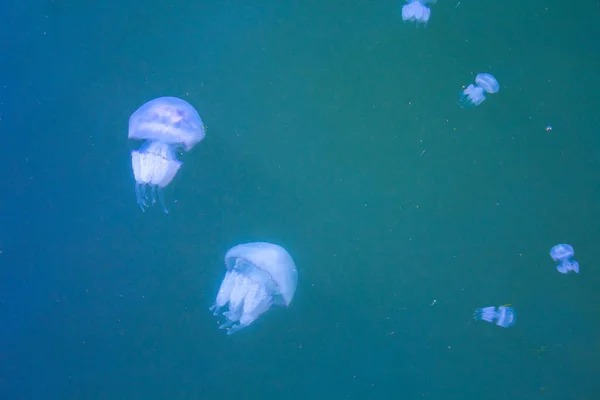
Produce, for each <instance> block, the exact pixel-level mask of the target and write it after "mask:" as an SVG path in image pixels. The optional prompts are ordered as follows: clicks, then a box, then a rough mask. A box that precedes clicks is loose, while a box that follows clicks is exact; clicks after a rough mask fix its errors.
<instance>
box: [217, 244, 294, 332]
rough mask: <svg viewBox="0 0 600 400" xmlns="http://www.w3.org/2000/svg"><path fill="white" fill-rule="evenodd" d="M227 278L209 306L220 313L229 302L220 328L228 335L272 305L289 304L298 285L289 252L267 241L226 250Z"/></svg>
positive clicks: (243, 326)
mask: <svg viewBox="0 0 600 400" xmlns="http://www.w3.org/2000/svg"><path fill="white" fill-rule="evenodd" d="M225 268H226V269H227V272H226V273H225V278H224V279H223V282H221V287H220V288H219V292H218V294H217V299H216V300H215V304H213V306H212V307H210V310H211V311H213V314H214V315H219V312H220V310H221V308H222V307H224V306H225V305H227V303H229V311H225V312H224V313H223V316H225V317H226V318H227V321H225V322H224V323H223V324H221V325H220V326H219V329H226V328H229V329H228V331H227V334H228V335H231V334H232V333H235V332H237V331H239V330H240V329H243V328H245V327H246V326H248V325H250V324H251V323H252V322H254V321H255V320H256V319H257V318H258V317H260V316H261V314H263V313H265V312H267V311H268V310H269V308H271V306H272V305H277V306H289V305H290V303H291V302H292V299H293V298H294V294H295V293H296V286H297V285H298V270H297V269H296V264H294V260H292V257H291V256H290V254H289V253H288V252H287V251H286V250H285V249H284V248H283V247H281V246H278V245H276V244H271V243H265V242H257V243H246V244H240V245H238V246H235V247H233V248H232V249H230V250H229V251H228V252H227V254H225Z"/></svg>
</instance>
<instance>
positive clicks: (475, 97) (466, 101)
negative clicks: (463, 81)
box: [458, 73, 500, 108]
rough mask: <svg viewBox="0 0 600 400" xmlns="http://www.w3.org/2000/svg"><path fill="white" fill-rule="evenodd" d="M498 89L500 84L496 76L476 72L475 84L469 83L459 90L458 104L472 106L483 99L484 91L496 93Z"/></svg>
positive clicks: (464, 106) (478, 103) (466, 106)
mask: <svg viewBox="0 0 600 400" xmlns="http://www.w3.org/2000/svg"><path fill="white" fill-rule="evenodd" d="M498 90H500V85H499V84H498V81H497V80H496V78H494V76H493V75H491V74H486V73H483V74H477V76H476V77H475V85H473V84H470V85H469V86H467V88H466V89H464V90H463V91H462V92H460V95H459V99H458V104H459V105H460V106H461V107H462V108H472V107H475V106H478V105H480V104H481V103H483V101H484V100H485V94H486V93H490V94H491V93H496V92H497V91H498Z"/></svg>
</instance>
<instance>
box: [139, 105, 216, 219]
mask: <svg viewBox="0 0 600 400" xmlns="http://www.w3.org/2000/svg"><path fill="white" fill-rule="evenodd" d="M204 136H205V132H204V125H203V123H202V120H201V119H200V115H198V112H197V111H196V110H195V109H194V107H192V106H191V105H190V104H189V103H188V102H186V101H184V100H181V99H179V98H177V97H159V98H157V99H154V100H150V101H149V102H147V103H146V104H144V105H143V106H141V107H140V108H138V109H137V110H136V111H135V112H134V113H133V114H131V117H129V139H140V140H144V144H143V145H142V146H141V147H140V149H139V150H134V151H132V152H131V165H132V167H133V176H134V177H135V195H136V197H137V202H138V204H139V205H140V208H141V209H142V211H144V209H145V207H149V206H150V205H152V204H154V203H156V200H157V197H158V201H159V202H160V204H161V206H162V208H163V211H164V212H165V213H168V210H167V208H166V207H165V202H164V200H163V194H162V188H164V187H165V186H167V185H168V184H169V183H171V181H172V180H173V178H174V177H175V174H177V171H179V168H180V167H181V164H182V163H181V161H179V160H177V151H189V150H191V149H192V147H194V146H195V145H196V144H197V143H198V142H200V141H201V140H202V139H204ZM146 187H148V188H149V191H150V198H148V193H147V192H146Z"/></svg>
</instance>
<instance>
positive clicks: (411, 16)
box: [402, 0, 437, 24]
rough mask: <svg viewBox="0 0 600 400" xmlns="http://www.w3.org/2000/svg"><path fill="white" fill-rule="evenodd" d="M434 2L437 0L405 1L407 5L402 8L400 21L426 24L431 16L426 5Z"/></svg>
mask: <svg viewBox="0 0 600 400" xmlns="http://www.w3.org/2000/svg"><path fill="white" fill-rule="evenodd" d="M436 2H437V0H407V3H406V4H405V5H403V6H402V20H403V21H411V22H413V21H416V22H417V24H418V23H419V22H420V23H423V24H426V23H427V22H428V21H429V17H430V16H431V10H430V9H429V7H427V3H431V4H435V3H436Z"/></svg>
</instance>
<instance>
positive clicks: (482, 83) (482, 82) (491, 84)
mask: <svg viewBox="0 0 600 400" xmlns="http://www.w3.org/2000/svg"><path fill="white" fill-rule="evenodd" d="M475 84H476V85H477V86H479V87H481V88H482V89H483V90H485V91H486V92H487V93H490V94H491V93H497V92H498V91H499V90H500V84H499V83H498V81H497V80H496V78H494V75H492V74H488V73H485V72H484V73H481V74H477V76H476V77H475Z"/></svg>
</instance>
